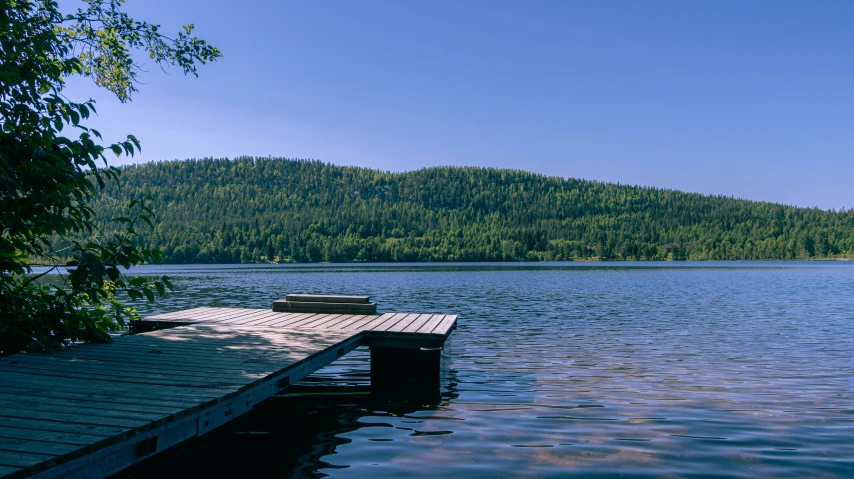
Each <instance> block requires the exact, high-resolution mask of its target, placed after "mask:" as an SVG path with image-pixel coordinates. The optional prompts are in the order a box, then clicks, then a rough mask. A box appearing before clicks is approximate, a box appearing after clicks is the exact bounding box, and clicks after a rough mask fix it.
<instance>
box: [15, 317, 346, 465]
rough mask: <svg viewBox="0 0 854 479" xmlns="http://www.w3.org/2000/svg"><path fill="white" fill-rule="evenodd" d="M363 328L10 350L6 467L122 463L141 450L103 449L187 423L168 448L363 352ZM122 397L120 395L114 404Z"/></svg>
mask: <svg viewBox="0 0 854 479" xmlns="http://www.w3.org/2000/svg"><path fill="white" fill-rule="evenodd" d="M198 312H199V311H197V313H198ZM202 312H203V313H205V315H207V313H209V312H210V311H202ZM262 317H267V313H266V312H264V313H261V312H259V311H250V312H249V313H246V312H245V311H228V315H227V316H223V315H217V316H216V318H217V319H218V320H221V321H227V320H229V319H231V320H233V321H235V322H237V321H243V322H247V321H249V322H251V320H252V319H257V318H262ZM339 318H340V315H335V316H334V317H327V318H323V319H325V321H319V322H318V324H320V323H325V322H328V321H333V320H335V319H339ZM177 319H181V318H177ZM184 319H186V318H184ZM320 319H321V318H319V317H318V318H315V320H320ZM362 335H363V334H362V333H359V332H344V331H329V330H323V329H318V330H303V331H297V330H289V329H285V328H275V329H270V328H259V327H253V326H241V325H219V324H208V323H204V324H202V323H196V324H192V325H189V326H182V327H178V328H172V329H162V330H158V331H152V332H149V333H144V334H139V335H133V336H128V337H123V338H119V339H116V340H115V341H114V342H113V343H111V344H103V345H82V346H75V347H72V348H70V349H68V350H66V351H62V352H59V353H57V354H54V355H50V356H47V355H14V356H9V357H6V358H2V359H0V451H2V455H0V461H2V462H0V465H2V467H7V468H14V470H13V471H11V472H9V474H11V473H15V474H16V475H18V474H22V473H23V474H24V475H25V476H26V475H31V474H36V473H42V475H44V474H47V475H46V476H45V477H64V476H65V475H67V474H68V473H70V472H69V471H76V472H73V474H77V476H78V477H89V474H90V473H91V474H93V475H94V476H95V477H103V476H104V475H107V474H111V473H114V472H117V471H118V470H120V469H121V468H123V467H126V466H127V465H130V464H132V463H133V462H135V461H136V460H139V458H138V457H137V456H138V455H134V454H133V453H132V452H131V453H121V454H124V455H122V456H121V457H124V458H131V459H130V460H131V462H130V463H127V464H124V465H121V463H120V462H118V463H116V464H117V465H115V466H113V465H110V464H113V462H109V461H107V462H104V461H102V460H101V459H98V458H100V457H102V456H101V453H97V454H96V453H95V451H104V452H103V454H120V451H124V450H130V451H133V450H134V449H133V448H134V447H135V444H136V442H139V441H141V440H143V439H142V438H144V437H150V436H151V435H152V434H155V435H159V434H161V433H159V432H158V431H177V432H172V433H168V434H167V433H166V432H164V433H163V434H167V435H165V436H162V437H161V440H162V441H163V442H162V444H163V445H164V447H169V446H170V445H171V444H174V443H177V442H180V441H182V440H185V439H187V438H189V437H193V436H195V435H200V434H203V433H204V432H206V431H208V430H210V429H211V428H214V427H217V425H219V424H221V423H223V422H225V421H228V420H230V419H231V418H233V417H236V416H238V415H239V414H242V413H244V412H246V411H248V410H249V409H251V407H252V405H253V404H255V403H257V402H258V401H260V400H263V399H264V398H266V397H269V396H271V395H273V394H275V393H277V392H278V391H279V390H280V389H281V388H282V387H283V385H287V384H290V383H291V380H293V381H298V380H299V379H301V378H302V377H304V376H305V375H307V374H310V373H311V372H313V371H314V370H317V369H319V368H321V367H323V366H325V365H326V364H328V363H329V362H332V361H333V360H335V359H336V358H337V357H339V356H340V355H341V354H343V353H346V352H348V351H351V350H353V349H355V348H356V347H358V345H359V341H360V340H361V337H362ZM182 367H185V368H191V369H181V368H182ZM283 378H284V379H285V380H286V382H284V383H282V382H281V380H282V379H283ZM43 393H44V394H48V395H46V396H42V394H43ZM114 398H121V402H116V403H111V402H110V401H111V400H112V399H114ZM137 402H139V404H137ZM223 415H224V416H223ZM201 418H204V420H202V419H201ZM211 421H213V422H211ZM170 424H174V425H175V426H170ZM164 428H165V429H164ZM170 441H171V442H170ZM128 448H130V449H128ZM108 451H113V452H108ZM93 458H94V459H93ZM133 458H136V459H133ZM87 461H90V462H87ZM72 463H73V464H72ZM6 464H9V465H8V466H7V465H6ZM117 468H118V469H117ZM51 471H56V472H51ZM40 477H41V476H40Z"/></svg>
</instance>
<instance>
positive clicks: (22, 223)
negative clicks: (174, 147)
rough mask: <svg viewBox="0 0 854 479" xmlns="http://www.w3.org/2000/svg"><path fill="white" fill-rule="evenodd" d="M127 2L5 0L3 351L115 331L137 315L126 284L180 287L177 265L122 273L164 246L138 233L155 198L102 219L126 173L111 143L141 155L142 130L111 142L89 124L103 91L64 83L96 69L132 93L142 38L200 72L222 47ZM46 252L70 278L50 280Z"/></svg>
mask: <svg viewBox="0 0 854 479" xmlns="http://www.w3.org/2000/svg"><path fill="white" fill-rule="evenodd" d="M122 3H123V0H85V4H86V5H85V8H82V9H78V10H77V12H76V13H73V14H68V15H63V14H62V13H60V12H59V8H58V6H57V3H56V2H55V1H52V0H43V1H31V0H0V5H2V11H0V212H2V214H0V355H2V354H10V353H16V352H20V351H36V350H45V349H54V348H57V347H59V346H61V345H62V344H66V343H68V342H70V341H78V340H82V341H104V340H109V335H108V334H107V333H108V332H109V331H113V330H116V329H117V328H119V327H120V326H121V325H123V324H124V323H125V321H126V320H128V319H132V318H133V317H134V316H135V312H134V311H133V310H132V309H131V308H128V307H125V306H123V305H122V303H121V301H120V300H119V299H117V296H116V295H117V294H118V293H122V292H123V293H126V294H128V295H129V296H130V298H131V299H137V298H141V297H143V296H145V297H147V298H148V299H149V300H151V299H153V297H154V295H155V293H159V294H163V292H164V290H165V289H166V288H167V287H171V286H170V284H169V280H168V278H166V277H162V278H154V279H152V278H139V277H132V276H126V275H124V274H122V268H125V269H126V268H128V267H130V266H133V265H136V264H140V263H144V262H148V261H158V260H159V259H160V256H161V255H160V252H159V251H157V250H155V249H149V248H145V247H142V246H140V242H139V241H138V232H137V229H138V228H139V227H140V226H141V225H143V226H145V225H147V226H149V227H150V226H151V223H152V218H153V214H152V211H151V209H149V208H148V206H146V204H145V203H144V202H137V201H130V202H129V203H128V205H127V207H128V211H130V213H129V214H124V215H122V216H119V217H117V218H115V219H114V220H113V221H112V222H111V223H110V224H109V225H107V226H102V227H97V226H96V224H95V223H94V222H93V218H94V216H95V211H94V210H93V208H92V205H91V204H92V201H93V200H94V199H95V198H96V197H97V195H98V194H99V192H100V190H101V189H103V188H104V187H105V186H106V185H107V184H108V183H110V182H116V181H117V180H118V177H119V170H118V169H116V168H114V167H110V166H109V165H108V164H107V160H106V157H105V152H107V151H109V152H112V153H113V154H115V155H117V156H119V155H122V154H127V155H133V153H134V152H135V151H138V150H139V142H138V141H137V140H136V138H134V137H133V136H130V135H128V137H127V140H125V141H121V142H118V143H114V144H109V145H106V146H104V145H101V144H100V141H102V140H101V135H100V134H99V133H98V132H97V131H95V130H93V129H90V128H87V127H85V126H84V125H83V122H84V121H85V120H86V119H87V118H88V117H89V116H90V114H92V113H94V112H95V106H94V101H93V100H91V99H90V100H88V101H84V102H82V103H77V102H74V101H71V100H69V99H68V98H67V97H65V96H64V95H63V94H62V90H63V87H64V86H65V79H66V78H68V77H69V76H71V75H84V76H86V77H90V78H92V79H93V80H94V82H95V83H96V84H97V85H99V86H101V87H103V88H106V89H107V90H109V91H110V92H112V93H113V94H115V95H116V96H117V97H118V98H119V100H121V101H122V102H126V101H129V100H130V98H131V94H132V93H133V92H134V91H136V87H135V86H136V83H137V74H138V73H139V72H140V71H141V70H140V65H138V64H137V63H135V62H134V60H133V57H132V52H133V50H143V51H145V52H147V53H148V55H149V57H150V59H151V60H153V61H154V62H155V63H157V64H159V65H176V66H178V67H179V68H181V69H183V71H184V73H185V74H188V73H190V74H194V75H195V74H196V65H197V64H198V63H202V64H203V63H206V62H208V61H214V60H216V59H217V58H219V57H220V56H221V54H220V53H219V51H218V50H217V49H216V48H214V47H212V46H209V45H208V44H207V43H206V42H205V41H203V40H200V39H198V38H196V37H193V36H191V35H192V30H193V26H192V25H188V26H185V27H184V31H183V32H181V33H179V34H178V35H177V36H175V37H174V38H170V37H167V36H164V35H163V34H161V33H160V32H159V26H158V25H154V24H149V23H146V22H137V21H134V20H133V19H132V18H130V17H129V16H128V15H127V14H126V13H124V12H123V11H122V10H121V7H122ZM68 257H70V258H72V259H71V260H70V261H68V262H67V263H65V264H64V265H65V266H66V267H67V268H59V266H61V265H63V262H61V261H60V258H68ZM35 262H39V263H42V264H45V263H46V264H48V265H49V266H50V269H49V271H54V270H56V271H57V272H60V273H61V280H60V281H58V282H56V283H55V284H49V285H48V284H45V283H43V282H41V281H38V278H39V276H40V275H32V274H31V273H32V270H31V265H32V264H34V263H35Z"/></svg>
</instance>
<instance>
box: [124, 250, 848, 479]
mask: <svg viewBox="0 0 854 479" xmlns="http://www.w3.org/2000/svg"><path fill="white" fill-rule="evenodd" d="M138 272H139V273H143V274H147V273H152V274H153V273H158V274H168V275H170V276H171V277H172V278H173V281H174V283H175V285H176V288H177V290H176V291H175V292H174V293H173V294H171V295H170V297H169V298H167V299H165V300H160V301H158V302H156V303H153V304H147V303H141V304H140V305H139V308H140V310H141V311H142V312H143V313H145V314H151V313H159V312H168V311H174V310H178V309H184V308H190V307H195V306H234V307H253V308H269V307H270V304H271V302H272V301H273V300H275V299H280V298H283V297H284V296H285V294H286V293H289V292H304V293H343V294H368V295H371V296H372V297H373V298H374V299H375V300H376V301H377V303H378V306H379V310H380V311H413V312H443V313H456V314H459V315H460V317H459V327H458V329H457V331H456V332H455V333H454V334H453V335H452V336H451V338H452V339H451V341H450V342H449V343H448V345H447V348H446V350H445V351H444V353H443V355H444V357H443V369H442V384H441V396H440V397H421V396H418V395H411V396H402V397H399V398H381V397H376V396H372V395H371V394H370V392H369V387H368V386H369V384H370V378H369V362H368V354H367V351H362V350H357V351H355V352H353V353H351V354H349V355H347V356H345V357H344V358H342V359H341V360H339V361H338V362H336V363H334V364H333V365H331V366H330V367H328V368H326V369H324V370H321V371H319V372H318V373H316V374H314V375H313V376H311V377H310V378H308V380H306V381H304V382H302V383H300V384H298V385H296V386H294V387H292V388H290V389H288V390H287V391H286V392H285V394H283V395H281V396H280V397H274V398H272V399H270V400H268V401H266V402H265V403H263V404H261V405H259V406H258V407H257V409H256V410H254V411H253V412H251V413H249V414H248V415H246V416H244V417H242V418H239V419H238V420H236V421H233V422H232V423H230V424H229V425H228V426H226V427H224V428H222V429H220V430H218V431H216V432H214V433H212V434H210V435H208V436H204V437H202V438H200V439H198V440H195V441H192V442H189V443H187V444H185V445H183V446H180V447H177V448H175V449H174V450H169V451H166V452H164V453H162V454H160V455H158V456H155V457H154V458H152V459H150V460H148V461H146V462H143V463H141V464H140V465H138V466H136V467H134V468H132V469H131V470H128V471H125V472H124V473H121V474H119V475H118V476H117V477H139V478H142V477H157V476H162V477H166V476H169V477H171V476H172V475H174V474H176V473H180V474H183V475H184V476H185V477H204V476H213V477H326V476H330V477H389V478H392V477H393V478H399V477H440V476H444V477H472V478H478V477H484V478H487V477H489V478H494V477H572V476H576V477H854V333H852V326H854V263H843V262H835V263H813V262H810V263H687V264H686V263H679V264H676V263H666V264H649V263H636V264H625V263H622V264H621V263H601V264H596V263H581V264H572V263H569V264H567V263H558V264H554V263H552V264H549V263H545V264H543V263H538V264H527V263H523V264H512V265H508V264H476V265H447V264H446V265H435V264H434V265H355V266H354V265H311V266H307V265H300V266H294V265H271V266H164V267H157V268H154V267H152V268H142V269H139V270H138Z"/></svg>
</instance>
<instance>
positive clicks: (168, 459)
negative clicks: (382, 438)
mask: <svg viewBox="0 0 854 479" xmlns="http://www.w3.org/2000/svg"><path fill="white" fill-rule="evenodd" d="M367 358H368V354H367V351H364V350H359V351H355V352H354V353H352V355H347V356H345V357H344V358H342V359H341V360H339V361H336V363H333V365H331V366H330V367H327V368H324V369H323V370H321V371H318V372H317V373H315V374H314V375H312V376H309V377H308V378H306V379H305V380H304V381H302V382H300V383H298V384H296V385H294V386H292V387H290V388H288V389H286V390H285V391H283V392H282V393H280V394H278V395H276V396H274V397H272V398H270V399H268V400H266V401H264V402H262V403H259V404H258V405H256V406H255V408H254V409H253V410H252V411H251V412H249V413H248V414H245V415H243V416H241V417H239V418H237V419H235V420H234V421H232V422H230V423H228V424H226V425H224V426H222V427H221V428H219V429H217V430H215V431H213V432H211V433H209V434H207V435H205V436H202V437H200V438H197V439H194V440H191V441H187V442H185V443H183V444H180V445H178V446H176V447H174V448H171V449H169V450H167V451H164V452H162V453H160V454H157V455H155V456H154V457H152V458H151V459H148V460H146V461H143V462H141V463H140V464H138V465H136V466H134V467H132V468H130V469H127V470H125V471H123V472H121V473H119V474H117V475H116V476H114V478H113V479H119V478H148V477H157V476H158V475H160V476H163V475H167V476H170V477H172V476H175V477H180V476H183V477H238V478H239V477H253V476H257V477H261V476H262V475H263V476H269V475H271V474H272V475H277V476H282V477H326V474H324V473H323V472H322V469H330V468H332V469H335V468H346V467H347V466H341V465H333V464H330V463H329V462H326V461H325V460H324V458H327V459H329V458H330V456H334V455H335V454H336V450H337V448H338V447H339V446H342V445H345V444H349V443H350V442H351V440H350V439H348V438H346V437H343V436H344V435H346V434H347V433H349V432H353V431H356V430H358V429H362V428H366V427H389V426H391V425H390V424H384V423H382V422H371V423H365V422H361V421H360V419H361V418H363V417H365V416H374V417H377V416H382V415H386V414H391V415H394V416H402V415H405V414H412V413H416V412H421V411H431V410H435V409H436V408H437V407H439V406H440V405H441V404H442V403H447V401H449V400H452V399H455V398H456V397H457V392H456V390H457V381H456V377H457V373H456V371H455V370H454V369H453V368H452V367H451V365H450V362H449V361H447V360H443V363H442V364H443V365H442V371H441V384H440V385H437V387H436V388H435V389H427V390H419V391H414V392H413V391H396V392H394V394H393V395H388V394H377V393H375V392H373V391H372V390H371V387H370V376H369V371H370V368H369V363H368V362H367ZM374 411H383V413H382V414H379V413H377V414H375V413H374Z"/></svg>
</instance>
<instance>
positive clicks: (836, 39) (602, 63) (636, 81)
mask: <svg viewBox="0 0 854 479" xmlns="http://www.w3.org/2000/svg"><path fill="white" fill-rule="evenodd" d="M63 4H64V5H71V4H74V2H72V0H66V1H64V2H63ZM126 7H127V9H128V11H130V12H131V14H132V15H133V16H135V17H136V18H137V19H140V20H143V19H144V20H149V21H153V22H156V23H161V24H162V25H163V26H164V28H165V30H166V31H167V32H169V33H171V32H172V31H177V30H178V29H179V28H180V26H181V25H182V24H184V23H190V22H192V23H195V24H196V28H197V34H198V35H199V36H201V37H202V38H205V39H207V40H209V41H210V42H211V43H212V44H214V45H215V46H217V47H219V48H220V49H221V50H222V51H223V53H224V54H225V58H223V59H221V61H220V62H218V63H214V64H212V65H208V66H204V67H202V68H201V69H200V78H198V79H195V78H192V77H184V76H183V75H182V74H181V73H180V71H178V70H177V69H172V70H170V71H169V74H168V75H164V74H163V73H162V72H160V70H159V68H157V67H156V66H155V65H151V64H149V65H147V66H146V68H147V69H148V70H149V72H148V73H147V74H145V75H144V76H143V81H144V82H145V84H144V85H142V86H141V88H140V90H141V91H140V92H139V93H138V94H137V95H136V96H135V98H134V101H133V103H132V104H127V105H121V104H119V103H118V102H117V101H115V100H114V99H111V98H110V97H109V96H107V95H106V94H104V93H102V92H99V91H97V90H96V89H95V88H94V87H92V86H89V85H88V84H86V83H83V82H80V81H74V82H72V83H71V84H70V88H69V90H68V91H67V94H68V95H69V96H70V97H72V98H80V97H88V96H91V97H93V98H95V99H96V100H97V101H98V106H99V113H100V117H99V118H98V119H97V120H96V121H95V124H96V126H98V127H100V129H101V131H102V133H104V134H105V135H107V136H108V139H110V138H113V139H115V138H120V137H122V136H123V135H124V134H126V133H134V134H135V135H136V136H137V137H139V138H140V140H141V141H142V142H143V149H144V154H143V155H142V156H139V157H137V158H136V159H135V160H134V161H152V160H161V159H170V160H171V159H184V158H191V157H198V158H200V157H205V156H213V157H235V156H240V155H259V156H267V155H272V156H284V157H300V158H316V159H320V160H323V161H328V162H331V163H335V164H339V165H359V166H366V167H371V168H378V169H382V170H395V171H400V170H410V169H417V168H421V167H424V166H432V165H480V166H494V167H502V168H519V169H525V170H530V171H535V172H539V173H544V174H548V175H555V176H563V177H577V178H587V179H596V180H602V181H608V182H620V183H624V184H640V185H648V186H658V187H666V188H675V189H680V190H687V191H696V192H702V193H710V194H723V195H733V196H736V197H742V198H749V199H756V200H768V201H775V202H782V203H788V204H796V205H801V206H820V207H822V208H840V207H843V206H844V207H854V187H852V184H854V161H852V159H854V155H853V154H854V2H852V1H847V0H846V1H835V2H834V1H829V0H828V1H822V2H806V1H770V0H768V1H758V0H757V1H749V2H744V1H707V2H690V1H688V2H686V1H672V2H671V1H654V0H650V1H624V2H619V1H606V2H600V1H573V0H559V1H522V0H517V1H512V2H508V1H497V0H461V1H453V2H445V1H437V0H430V1H415V0H395V1H384V2H376V1H367V0H364V1H363V0H359V1H351V0H346V1H344V0H337V1H331V0H329V1H326V0H323V1H308V0H305V1H296V2H294V1H275V0H267V1H260V0H244V1H242V2H234V1H224V0H128V2H127V4H126ZM122 161H125V160H122Z"/></svg>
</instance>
